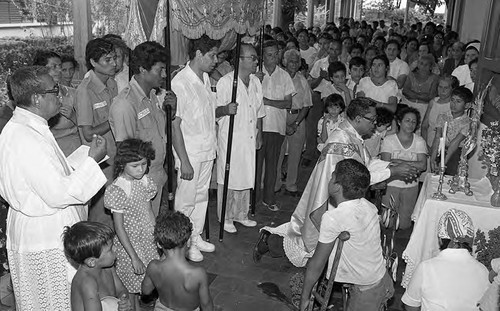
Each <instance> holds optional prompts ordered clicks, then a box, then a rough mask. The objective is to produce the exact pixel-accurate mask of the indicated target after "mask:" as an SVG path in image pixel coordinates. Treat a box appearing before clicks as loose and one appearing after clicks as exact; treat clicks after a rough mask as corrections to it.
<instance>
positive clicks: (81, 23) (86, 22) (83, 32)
mask: <svg viewBox="0 0 500 311" xmlns="http://www.w3.org/2000/svg"><path fill="white" fill-rule="evenodd" d="M91 25H92V22H91V13H90V0H73V46H74V51H75V59H76V61H78V64H79V65H80V70H78V71H77V74H78V75H79V76H78V77H75V79H83V75H84V74H85V73H86V72H87V66H85V46H86V45H87V42H89V40H90V39H91V38H92V28H91Z"/></svg>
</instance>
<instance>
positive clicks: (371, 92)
mask: <svg viewBox="0 0 500 311" xmlns="http://www.w3.org/2000/svg"><path fill="white" fill-rule="evenodd" d="M356 92H364V93H365V97H368V98H371V99H374V100H376V101H379V102H381V103H384V104H387V103H389V97H392V96H394V97H397V96H398V84H397V83H396V81H394V80H391V79H389V80H387V81H386V82H385V83H384V84H382V85H375V84H374V83H373V82H372V79H371V78H370V77H364V78H361V80H359V83H358V88H357V90H356Z"/></svg>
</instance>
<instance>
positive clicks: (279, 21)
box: [73, 0, 283, 27]
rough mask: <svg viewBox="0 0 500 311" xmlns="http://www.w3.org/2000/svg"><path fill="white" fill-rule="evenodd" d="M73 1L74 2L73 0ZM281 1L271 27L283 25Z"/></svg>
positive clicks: (275, 0) (281, 0) (276, 3)
mask: <svg viewBox="0 0 500 311" xmlns="http://www.w3.org/2000/svg"><path fill="white" fill-rule="evenodd" d="M73 1H75V0H73ZM282 10H283V0H274V5H273V27H281V24H282V23H283V12H282Z"/></svg>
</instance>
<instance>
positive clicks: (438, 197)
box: [432, 167, 448, 201]
mask: <svg viewBox="0 0 500 311" xmlns="http://www.w3.org/2000/svg"><path fill="white" fill-rule="evenodd" d="M445 169H446V167H440V168H439V184H438V188H437V192H435V193H434V194H433V195H432V198H433V199H434V200H439V201H444V200H448V197H446V195H444V193H443V182H444V171H445Z"/></svg>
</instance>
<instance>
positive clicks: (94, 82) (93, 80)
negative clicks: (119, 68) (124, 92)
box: [88, 70, 114, 94]
mask: <svg viewBox="0 0 500 311" xmlns="http://www.w3.org/2000/svg"><path fill="white" fill-rule="evenodd" d="M88 78H89V79H90V83H89V88H90V89H91V90H92V91H94V92H95V93H97V94H101V93H102V92H103V91H104V90H106V89H107V88H109V87H110V86H111V84H112V83H113V82H114V80H113V78H111V77H110V78H109V79H108V80H107V81H106V84H104V83H102V81H101V79H99V78H98V77H97V75H96V74H95V72H94V70H89V72H88ZM111 80H112V81H111Z"/></svg>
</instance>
